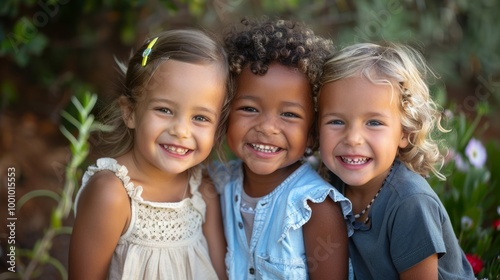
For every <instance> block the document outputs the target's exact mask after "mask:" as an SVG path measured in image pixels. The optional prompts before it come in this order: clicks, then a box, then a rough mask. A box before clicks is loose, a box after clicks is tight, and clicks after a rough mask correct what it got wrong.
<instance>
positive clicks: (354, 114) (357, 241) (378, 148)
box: [318, 43, 474, 279]
mask: <svg viewBox="0 0 500 280" xmlns="http://www.w3.org/2000/svg"><path fill="white" fill-rule="evenodd" d="M428 72H430V69H429V68H428V67H427V66H426V64H425V61H424V59H423V58H422V56H421V55H420V54H419V53H418V52H417V51H415V50H414V49H413V48H411V47H408V46H404V45H398V44H387V45H376V44H370V43H363V44H356V45H353V46H349V47H346V48H344V49H342V50H340V51H338V52H336V53H335V54H334V55H333V56H332V57H331V58H330V59H329V60H328V61H327V62H326V63H325V66H324V72H323V75H322V77H321V89H320V93H319V97H318V98H319V100H318V104H319V132H320V152H321V157H322V161H323V162H324V164H325V165H326V167H328V169H329V170H330V171H332V172H333V173H334V175H335V176H336V177H337V179H340V180H341V181H342V182H338V183H340V184H341V186H342V189H343V193H344V194H345V196H346V197H347V198H349V199H350V200H351V202H352V205H353V213H354V214H355V215H354V217H355V218H356V221H355V222H354V228H355V232H354V234H353V235H352V236H351V237H350V241H349V242H350V243H349V253H350V257H351V260H352V262H353V267H354V275H355V277H356V278H357V279H474V275H473V273H472V269H471V267H470V265H469V263H468V262H467V259H466V258H465V255H464V253H463V251H462V250H461V248H460V246H459V244H458V241H457V238H456V236H455V234H454V232H453V228H452V225H451V223H450V219H449V217H448V214H447V212H446V209H445V208H444V206H443V204H442V203H441V201H440V200H439V198H438V196H437V195H436V193H435V192H434V191H433V190H432V188H431V187H430V186H429V184H428V183H427V181H426V180H425V177H426V176H428V175H429V174H430V173H433V174H435V175H436V176H437V177H439V178H441V179H444V176H443V175H442V174H440V173H439V164H440V163H441V164H442V162H443V154H442V153H441V152H440V147H439V142H438V141H436V140H435V139H433V138H432V137H431V136H432V135H433V132H434V131H435V130H436V129H438V130H439V131H441V132H445V131H446V130H445V129H444V128H443V127H442V126H441V125H440V121H441V112H440V111H439V109H438V106H437V104H436V103H435V102H434V101H433V100H432V99H431V97H430V94H429V89H428V86H427V85H426V82H425V75H426V74H427V73H428ZM340 184H339V185H340ZM336 186H338V185H336Z"/></svg>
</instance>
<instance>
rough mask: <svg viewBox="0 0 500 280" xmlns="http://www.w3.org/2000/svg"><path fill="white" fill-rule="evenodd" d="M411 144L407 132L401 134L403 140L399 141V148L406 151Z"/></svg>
mask: <svg viewBox="0 0 500 280" xmlns="http://www.w3.org/2000/svg"><path fill="white" fill-rule="evenodd" d="M409 143H410V140H409V135H408V133H406V132H404V131H403V132H401V139H400V140H399V145H398V146H399V148H401V149H404V148H406V147H407V146H408V144H409Z"/></svg>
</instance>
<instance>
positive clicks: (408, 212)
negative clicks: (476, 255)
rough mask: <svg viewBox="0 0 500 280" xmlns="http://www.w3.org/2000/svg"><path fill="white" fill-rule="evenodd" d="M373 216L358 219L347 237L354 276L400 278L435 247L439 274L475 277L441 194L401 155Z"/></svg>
mask: <svg viewBox="0 0 500 280" xmlns="http://www.w3.org/2000/svg"><path fill="white" fill-rule="evenodd" d="M369 216H370V220H371V224H369V225H368V226H367V225H364V224H362V223H359V222H356V225H355V232H354V234H353V236H351V237H350V239H349V254H350V257H351V259H352V262H353V266H354V274H355V276H356V279H362V280H365V279H398V278H399V273H401V272H403V271H405V270H407V269H409V268H410V267H412V266H414V265H416V264H417V263H419V262H421V261H422V260H424V259H425V258H427V257H429V256H431V255H433V254H436V253H437V254H438V257H439V261H438V266H439V279H475V277H474V274H473V272H472V268H471V266H470V264H469V262H468V261H467V259H466V258H465V254H464V253H463V251H462V249H461V248H460V246H459V244H458V240H457V238H456V236H455V233H454V231H453V228H452V225H451V223H450V219H449V217H448V214H447V212H446V209H445V208H444V206H443V204H442V203H441V201H440V200H439V198H438V196H437V195H436V193H435V192H434V191H433V190H432V188H431V187H430V186H429V184H428V183H427V181H426V180H425V179H424V178H423V177H422V176H420V175H418V174H416V173H414V172H412V171H410V170H409V169H407V168H406V166H404V165H403V164H402V163H400V162H399V161H397V160H396V161H395V163H394V167H393V169H392V172H391V174H390V175H389V177H388V178H387V180H386V182H385V185H384V187H383V189H382V190H381V192H380V195H379V196H378V198H377V200H376V201H375V202H374V203H373V205H372V208H371V210H370V212H369Z"/></svg>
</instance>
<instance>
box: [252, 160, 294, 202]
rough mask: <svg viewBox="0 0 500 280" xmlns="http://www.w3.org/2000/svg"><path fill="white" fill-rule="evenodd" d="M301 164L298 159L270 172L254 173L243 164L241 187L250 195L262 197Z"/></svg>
mask: <svg viewBox="0 0 500 280" xmlns="http://www.w3.org/2000/svg"><path fill="white" fill-rule="evenodd" d="M301 165H302V163H301V162H300V161H297V162H295V163H293V164H292V165H289V166H286V167H283V168H280V169H278V170H276V171H274V172H273V173H270V174H264V175H262V174H256V173H254V172H252V170H250V169H249V168H248V167H247V166H246V165H245V164H243V172H244V179H243V188H244V189H245V193H246V194H247V195H249V196H251V197H262V196H265V195H267V194H269V193H270V192H272V191H273V190H274V189H275V188H276V187H277V186H279V185H280V184H281V183H282V182H283V181H284V180H285V179H286V178H288V176H290V174H292V173H293V172H294V171H295V170H297V168H299V167H300V166H301Z"/></svg>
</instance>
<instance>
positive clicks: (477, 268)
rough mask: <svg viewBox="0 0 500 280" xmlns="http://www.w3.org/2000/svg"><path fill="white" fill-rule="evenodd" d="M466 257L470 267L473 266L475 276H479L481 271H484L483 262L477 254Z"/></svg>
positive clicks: (466, 255)
mask: <svg viewBox="0 0 500 280" xmlns="http://www.w3.org/2000/svg"><path fill="white" fill-rule="evenodd" d="M465 257H466V258H467V260H468V261H469V263H470V265H471V266H472V271H473V272H474V274H476V275H477V274H479V272H481V270H483V266H484V264H483V261H482V260H481V259H480V258H479V256H478V255H475V254H465Z"/></svg>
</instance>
